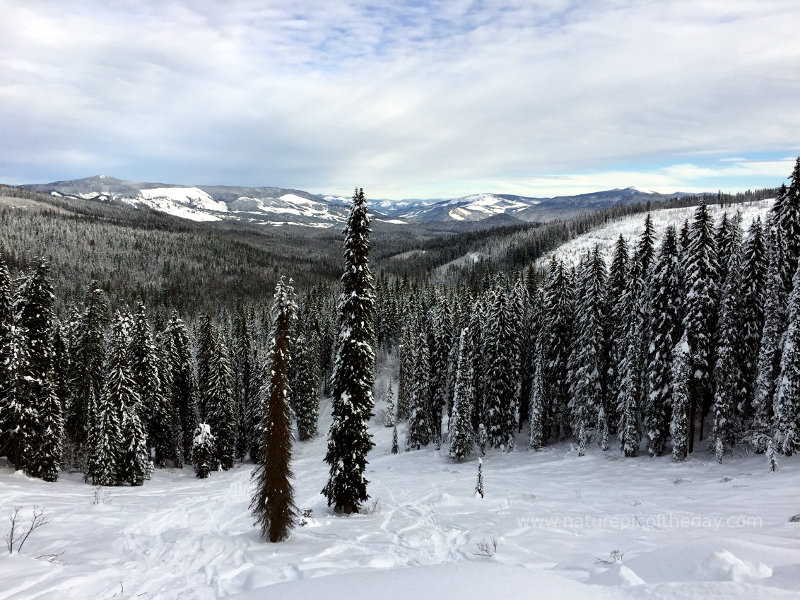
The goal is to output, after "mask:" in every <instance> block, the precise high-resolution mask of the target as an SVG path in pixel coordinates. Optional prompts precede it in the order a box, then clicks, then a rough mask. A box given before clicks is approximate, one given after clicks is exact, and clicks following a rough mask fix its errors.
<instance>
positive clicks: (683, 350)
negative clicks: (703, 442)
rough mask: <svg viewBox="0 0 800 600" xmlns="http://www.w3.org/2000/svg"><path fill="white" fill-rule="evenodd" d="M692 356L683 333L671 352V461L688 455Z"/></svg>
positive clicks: (680, 459)
mask: <svg viewBox="0 0 800 600" xmlns="http://www.w3.org/2000/svg"><path fill="white" fill-rule="evenodd" d="M692 375H693V374H692V354H691V348H690V347H689V338H688V335H687V334H686V332H685V331H684V332H683V336H682V337H681V339H680V341H679V342H678V344H677V345H676V346H675V350H674V352H673V364H672V420H671V422H670V426H669V431H670V435H671V436H672V459H673V460H675V461H678V462H680V461H684V460H686V456H687V455H688V453H689V437H688V436H689V405H690V403H691V393H692V392H691V386H692Z"/></svg>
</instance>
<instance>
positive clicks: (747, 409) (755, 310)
mask: <svg viewBox="0 0 800 600" xmlns="http://www.w3.org/2000/svg"><path fill="white" fill-rule="evenodd" d="M767 263H768V260H767V249H766V244H765V242H764V231H763V227H762V225H761V219H756V220H755V221H753V224H752V225H751V226H750V229H749V231H748V233H747V239H746V240H745V244H744V250H743V259H742V266H741V273H740V276H739V277H740V286H741V287H740V294H739V295H740V300H739V301H740V314H741V315H746V318H745V319H743V320H742V332H741V343H742V352H741V353H742V359H743V362H742V365H741V368H742V383H743V386H744V387H743V390H742V396H741V398H740V399H739V400H738V404H737V411H738V413H739V420H740V422H741V423H742V424H743V425H746V424H748V423H749V422H750V421H752V414H753V399H754V397H755V382H756V378H757V376H758V350H759V346H760V344H761V334H762V331H763V329H764V305H765V303H766V296H765V293H766V287H767Z"/></svg>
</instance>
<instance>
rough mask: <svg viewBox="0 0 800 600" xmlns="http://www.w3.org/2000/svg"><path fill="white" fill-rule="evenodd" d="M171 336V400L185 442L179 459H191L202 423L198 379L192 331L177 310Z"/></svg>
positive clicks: (170, 326) (171, 322) (178, 431)
mask: <svg viewBox="0 0 800 600" xmlns="http://www.w3.org/2000/svg"><path fill="white" fill-rule="evenodd" d="M164 335H165V337H166V338H169V340H168V344H167V348H168V349H169V353H170V354H169V356H168V357H167V360H168V362H169V372H170V377H169V379H170V382H171V383H172V385H171V389H170V397H171V403H172V406H173V407H174V410H175V420H176V427H175V432H176V435H177V436H178V437H179V438H180V440H181V443H180V444H179V445H178V449H179V450H180V452H179V453H178V454H179V456H177V457H176V458H177V460H178V462H179V463H180V464H183V460H184V459H185V460H189V457H190V456H191V452H192V443H193V433H194V430H195V427H196V426H197V423H198V414H197V381H196V380H195V371H194V361H193V360H192V352H191V343H190V342H189V332H188V331H187V329H186V325H184V323H183V321H182V320H181V319H180V317H178V313H177V312H176V311H173V312H172V316H171V317H170V320H169V323H168V324H167V329H166V331H165V332H164Z"/></svg>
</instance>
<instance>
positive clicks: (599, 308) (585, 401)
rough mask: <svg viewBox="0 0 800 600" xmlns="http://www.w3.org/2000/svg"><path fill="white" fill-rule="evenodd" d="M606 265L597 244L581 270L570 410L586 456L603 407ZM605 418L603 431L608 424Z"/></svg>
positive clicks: (601, 425) (573, 426) (571, 359)
mask: <svg viewBox="0 0 800 600" xmlns="http://www.w3.org/2000/svg"><path fill="white" fill-rule="evenodd" d="M605 280H606V267H605V263H604V262H603V257H602V256H601V255H600V253H599V250H598V248H597V247H595V249H594V251H593V252H592V255H591V256H590V257H589V259H588V260H587V261H586V262H585V264H584V267H583V273H582V286H581V287H582V290H581V292H580V297H581V302H580V308H579V309H578V323H577V330H578V331H577V336H576V338H575V345H574V349H573V353H572V356H571V357H570V365H571V368H570V372H571V385H570V392H571V395H572V398H571V399H570V403H569V405H570V410H571V412H572V428H573V430H574V432H575V435H576V437H577V438H578V445H579V450H578V455H579V456H583V454H584V452H585V449H586V445H587V443H588V441H589V439H590V438H591V432H592V431H593V430H594V429H595V424H596V423H597V422H598V416H599V415H600V409H601V408H602V407H603V406H604V403H605V398H604V393H605V387H606V385H605V384H606V381H605V373H606V343H605V336H604V334H603V316H604V315H605V310H606V309H605V296H604V291H605ZM605 423H606V420H605V419H603V420H602V421H601V422H600V423H599V425H600V430H602V429H604V428H605V427H606V425H605Z"/></svg>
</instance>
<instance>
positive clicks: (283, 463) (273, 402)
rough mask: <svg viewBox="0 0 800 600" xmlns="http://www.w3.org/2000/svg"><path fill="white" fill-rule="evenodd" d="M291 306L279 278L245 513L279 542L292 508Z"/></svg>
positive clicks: (293, 308)
mask: <svg viewBox="0 0 800 600" xmlns="http://www.w3.org/2000/svg"><path fill="white" fill-rule="evenodd" d="M296 312H297V305H296V304H295V299H294V290H293V288H292V281H291V280H289V283H288V284H287V283H286V282H285V281H284V279H283V277H281V278H280V280H279V281H278V284H277V286H276V287H275V297H274V299H273V302H272V327H271V329H270V334H269V342H268V344H269V345H268V355H267V362H266V364H265V368H264V385H263V386H262V388H261V404H262V406H263V410H264V413H263V417H262V420H261V423H260V424H259V428H258V432H259V434H260V436H261V447H260V449H259V452H258V454H257V458H256V466H255V468H254V469H253V475H252V477H253V480H254V481H255V483H256V491H255V494H254V496H253V499H252V501H251V503H250V509H251V510H252V513H253V516H254V517H255V519H256V525H258V526H259V528H260V529H261V535H262V537H264V538H266V539H268V540H269V541H270V542H281V541H283V540H285V539H286V538H287V537H289V530H290V529H291V528H292V527H293V525H294V515H295V512H296V507H295V505H294V490H293V488H292V482H291V477H292V469H291V466H290V462H291V458H292V425H291V408H290V406H289V403H290V396H291V389H290V387H289V371H290V365H291V336H292V327H293V325H294V321H295V318H296Z"/></svg>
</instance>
